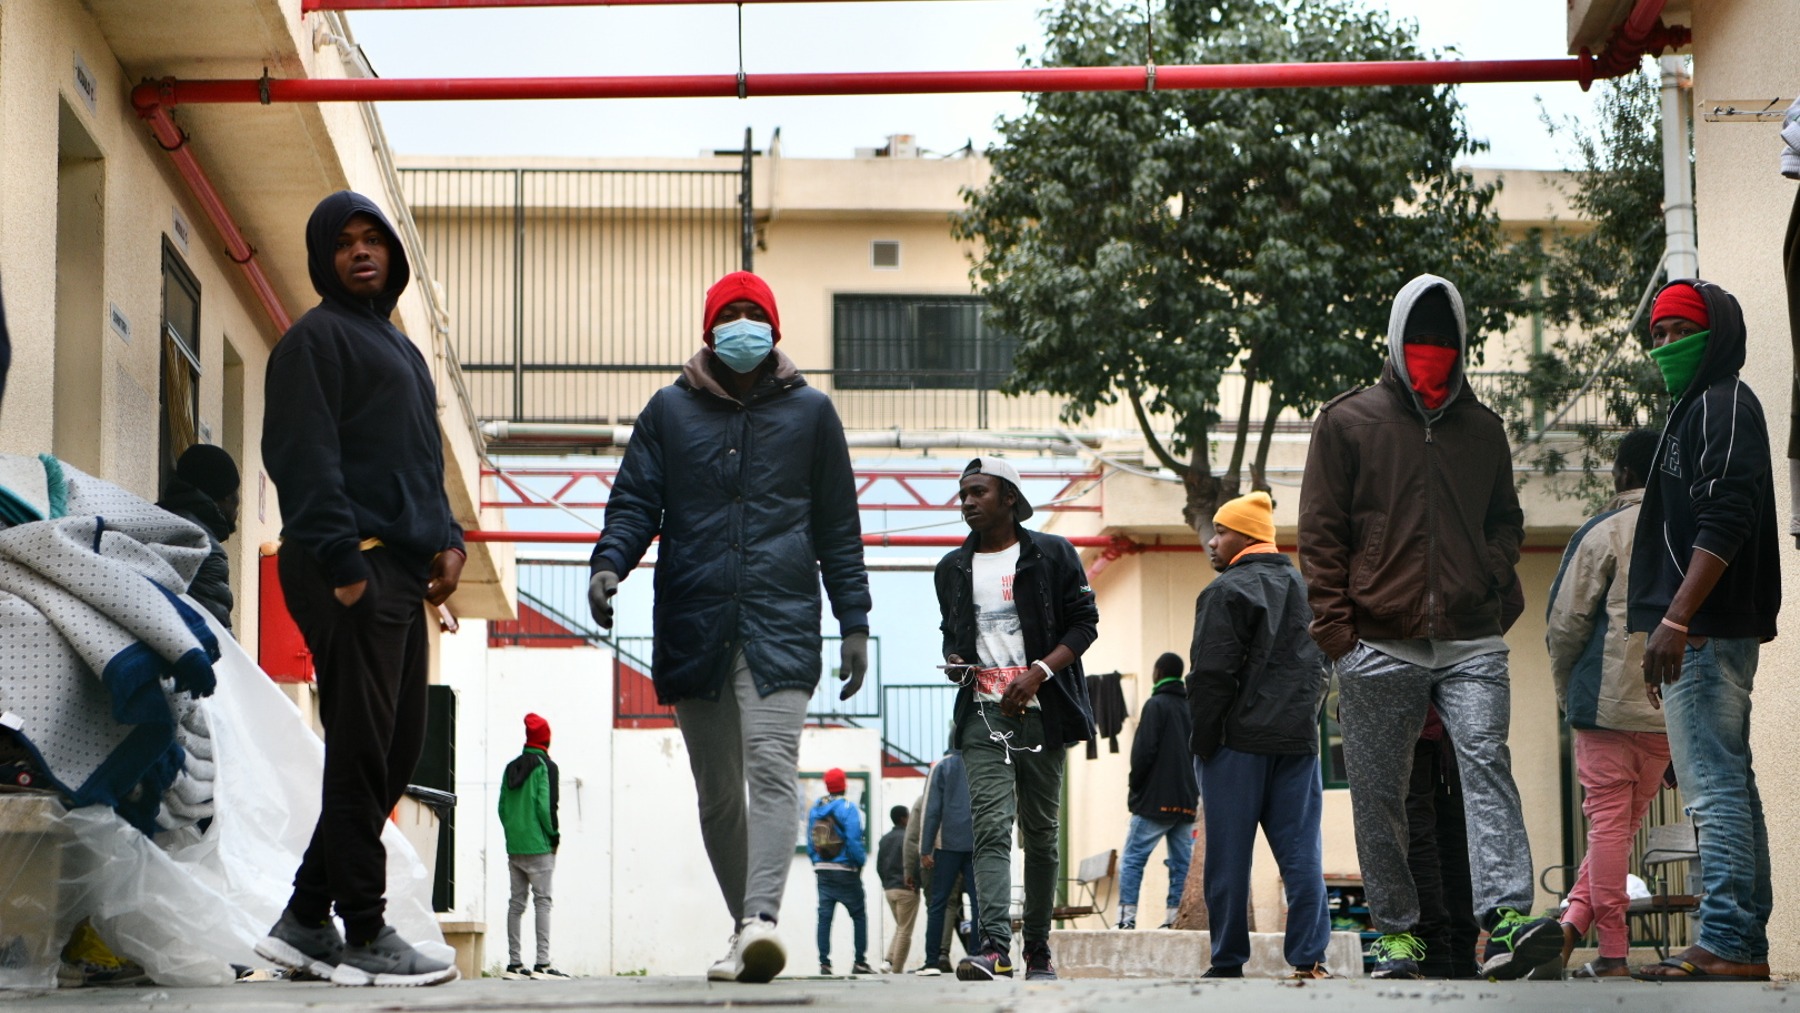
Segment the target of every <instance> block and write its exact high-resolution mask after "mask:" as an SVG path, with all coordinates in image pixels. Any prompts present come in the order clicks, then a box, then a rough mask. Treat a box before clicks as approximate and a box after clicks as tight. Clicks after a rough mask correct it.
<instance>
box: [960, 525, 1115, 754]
mask: <svg viewBox="0 0 1800 1013" xmlns="http://www.w3.org/2000/svg"><path fill="white" fill-rule="evenodd" d="M1015 530H1016V531H1017V534H1018V537H1019V565H1018V569H1017V570H1016V571H1015V575H1014V577H1013V601H1014V602H1015V603H1016V604H1017V606H1018V609H1019V626H1020V628H1021V631H1022V632H1023V633H1024V636H1025V656H1026V657H1028V658H1030V659H1031V660H1033V661H1038V660H1041V659H1043V658H1044V657H1045V656H1046V655H1048V654H1049V653H1050V652H1051V651H1052V650H1055V649H1056V647H1057V645H1058V644H1060V645H1062V646H1064V647H1067V648H1068V649H1069V650H1070V651H1073V652H1074V654H1075V663H1074V664H1072V665H1070V666H1069V667H1068V668H1065V669H1062V670H1061V671H1059V672H1057V673H1056V677H1055V678H1053V679H1049V680H1047V681H1046V682H1045V683H1044V686H1043V688H1042V689H1040V690H1038V702H1039V703H1040V704H1041V705H1042V706H1043V710H1044V714H1043V718H1044V741H1045V742H1055V743H1061V744H1062V745H1064V746H1071V745H1074V744H1075V743H1077V742H1085V741H1087V740H1088V739H1091V738H1093V737H1094V712H1093V708H1092V707H1091V706H1090V705H1089V704H1088V695H1087V678H1086V676H1085V674H1084V673H1083V672H1082V668H1081V656H1082V654H1083V653H1085V652H1086V651H1087V649H1088V645H1090V644H1092V643H1093V642H1094V638H1095V637H1096V636H1098V635H1099V632H1100V631H1099V626H1100V609H1099V607H1098V606H1096V605H1095V604H1094V589H1093V588H1092V587H1090V586H1089V585H1088V579H1087V571H1086V570H1085V569H1083V568H1082V565H1081V556H1080V555H1079V554H1077V553H1076V551H1075V546H1073V545H1070V544H1069V540H1068V539H1066V538H1058V537H1057V536H1055V535H1050V534H1045V533H1043V532H1041V531H1029V530H1027V529H1025V528H1024V527H1022V526H1021V527H1018V528H1016V529H1015ZM976 538H977V536H976V535H974V534H970V535H969V537H968V539H967V540H966V541H964V542H963V544H962V548H960V549H954V550H952V551H951V552H950V553H949V554H948V555H946V556H945V557H944V558H943V559H940V560H938V565H937V573H936V575H935V578H934V580H935V581H936V584H937V600H938V611H939V613H940V614H941V617H942V622H941V623H940V624H939V627H938V628H939V629H941V630H942V631H943V633H944V654H945V655H946V656H948V655H951V654H954V655H956V656H958V657H961V658H976V657H980V652H979V651H977V650H976V649H975V644H976V633H975V584H974V580H975V571H974V558H975V542H976ZM974 700H975V691H974V689H973V688H971V687H970V686H966V685H965V686H963V687H962V688H961V689H959V690H957V691H956V709H955V711H954V713H955V720H956V729H955V731H954V732H952V733H951V737H950V741H952V742H957V741H960V735H961V732H962V726H963V722H964V721H967V720H970V719H971V718H972V717H973V716H974V714H975V709H974V706H973V704H974Z"/></svg>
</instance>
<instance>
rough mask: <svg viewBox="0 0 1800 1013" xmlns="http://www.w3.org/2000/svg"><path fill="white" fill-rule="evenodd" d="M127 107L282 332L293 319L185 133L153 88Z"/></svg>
mask: <svg viewBox="0 0 1800 1013" xmlns="http://www.w3.org/2000/svg"><path fill="white" fill-rule="evenodd" d="M131 104H132V105H133V106H134V107H135V108H136V109H137V114H138V116H140V117H142V118H143V120H144V122H145V123H148V124H149V125H150V134H151V136H152V137H154V138H156V143H157V144H159V145H161V146H162V149H163V150H164V151H166V152H168V154H169V161H170V162H173V163H174V164H175V171H176V172H177V173H179V174H180V175H181V178H182V180H184V181H185V182H186V183H187V185H188V190H189V191H191V192H192V193H193V195H194V199H195V200H196V201H198V202H199V203H200V209H201V210H202V211H204V212H205V213H206V218H207V220H208V221H210V222H212V224H213V228H215V229H218V230H219V235H220V237H221V238H223V239H224V240H225V254H226V256H228V257H230V258H231V260H232V262H233V263H235V264H237V266H238V269H239V270H241V271H242V272H243V273H244V280H245V281H247V282H249V284H250V288H251V290H252V291H253V292H255V293H256V301H257V302H259V303H261V304H262V308H263V312H265V313H267V314H268V315H269V322H270V323H272V324H274V325H275V333H276V334H278V335H279V334H283V333H286V331H287V329H288V326H289V325H290V324H292V323H293V318H292V317H290V316H288V311H287V307H285V306H283V305H282V304H281V297H280V296H278V295H276V294H275V285H274V284H273V283H272V282H270V281H269V276H268V275H267V274H265V273H263V269H262V264H261V263H259V262H258V261H257V259H256V248H255V247H254V246H251V245H250V243H249V241H248V240H246V239H245V238H244V231H243V230H242V229H240V228H238V223H237V220H236V219H234V218H233V217H232V216H231V209H230V208H228V207H226V206H225V200H224V198H222V197H220V196H219V191H218V190H216V189H214V188H213V185H212V180H211V179H209V178H208V177H207V175H206V170H205V169H202V168H201V167H200V163H199V162H197V161H195V159H194V152H193V150H192V149H191V148H189V147H188V137H187V134H185V133H183V132H182V129H181V128H180V127H178V126H176V125H175V121H174V119H172V118H171V117H170V116H169V110H168V108H167V107H166V106H165V105H164V104H163V103H162V101H161V96H160V94H159V92H158V90H157V88H156V87H155V86H154V85H141V86H139V87H138V88H136V89H134V90H133V91H132V93H131Z"/></svg>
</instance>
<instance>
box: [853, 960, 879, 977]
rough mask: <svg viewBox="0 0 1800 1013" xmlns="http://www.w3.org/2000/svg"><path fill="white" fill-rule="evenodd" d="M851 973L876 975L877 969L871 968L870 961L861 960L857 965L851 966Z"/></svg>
mask: <svg viewBox="0 0 1800 1013" xmlns="http://www.w3.org/2000/svg"><path fill="white" fill-rule="evenodd" d="M850 973H851V974H874V973H875V969H874V968H873V967H870V966H869V962H868V961H866V960H859V961H857V962H856V963H854V964H851V965H850Z"/></svg>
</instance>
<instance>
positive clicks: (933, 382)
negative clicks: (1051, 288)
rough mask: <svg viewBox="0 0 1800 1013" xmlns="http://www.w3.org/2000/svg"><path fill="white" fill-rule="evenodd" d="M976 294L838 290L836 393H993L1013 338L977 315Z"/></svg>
mask: <svg viewBox="0 0 1800 1013" xmlns="http://www.w3.org/2000/svg"><path fill="white" fill-rule="evenodd" d="M985 306H986V301H985V300H983V299H982V298H981V297H980V296H916V295H840V296H836V297H834V298H833V300H832V353H833V354H832V361H833V363H834V364H835V369H834V371H833V377H834V378H835V380H836V384H837V387H838V389H839V390H917V389H931V388H938V389H943V388H955V389H963V390H991V389H994V388H996V387H999V386H1000V384H1001V382H1002V381H1004V380H1005V379H1006V378H1007V377H1008V376H1011V375H1012V360H1013V349H1014V348H1015V347H1016V346H1017V344H1018V341H1017V339H1015V338H1014V337H1013V336H1012V335H1010V334H1005V333H1003V332H1001V331H998V330H996V329H994V328H992V327H989V326H988V325H987V324H986V323H985V322H984V321H983V320H982V310H983V309H984V308H985Z"/></svg>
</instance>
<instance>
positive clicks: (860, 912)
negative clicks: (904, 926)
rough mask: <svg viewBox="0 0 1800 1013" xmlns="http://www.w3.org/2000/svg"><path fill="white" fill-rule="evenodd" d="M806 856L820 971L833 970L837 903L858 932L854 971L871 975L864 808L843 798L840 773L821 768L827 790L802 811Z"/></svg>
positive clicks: (829, 971)
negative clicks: (815, 892) (814, 880)
mask: <svg viewBox="0 0 1800 1013" xmlns="http://www.w3.org/2000/svg"><path fill="white" fill-rule="evenodd" d="M806 857H808V858H810V859H812V864H813V873H814V874H815V875H816V876H817V877H818V879H819V973H820V974H830V973H831V917H832V915H833V914H835V913H836V912H837V906H838V905H839V904H842V905H844V910H845V911H847V912H849V914H850V924H851V925H852V926H853V927H854V928H855V934H856V962H855V963H854V964H852V965H851V967H850V973H852V974H874V973H875V969H874V968H873V967H870V966H869V961H868V953H869V916H868V911H867V908H866V907H865V906H864V903H863V902H864V894H863V885H862V867H863V864H864V863H865V862H867V861H868V860H869V849H868V848H867V846H865V845H864V844H863V828H862V812H861V811H860V810H858V809H857V808H856V804H855V803H854V802H851V801H850V800H849V799H847V798H845V797H844V772H843V770H842V769H840V768H838V767H833V768H831V769H830V770H827V771H826V772H825V794H824V795H823V796H822V797H821V798H820V799H819V800H818V801H817V802H814V803H813V807H812V811H811V812H809V813H807V814H806Z"/></svg>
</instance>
